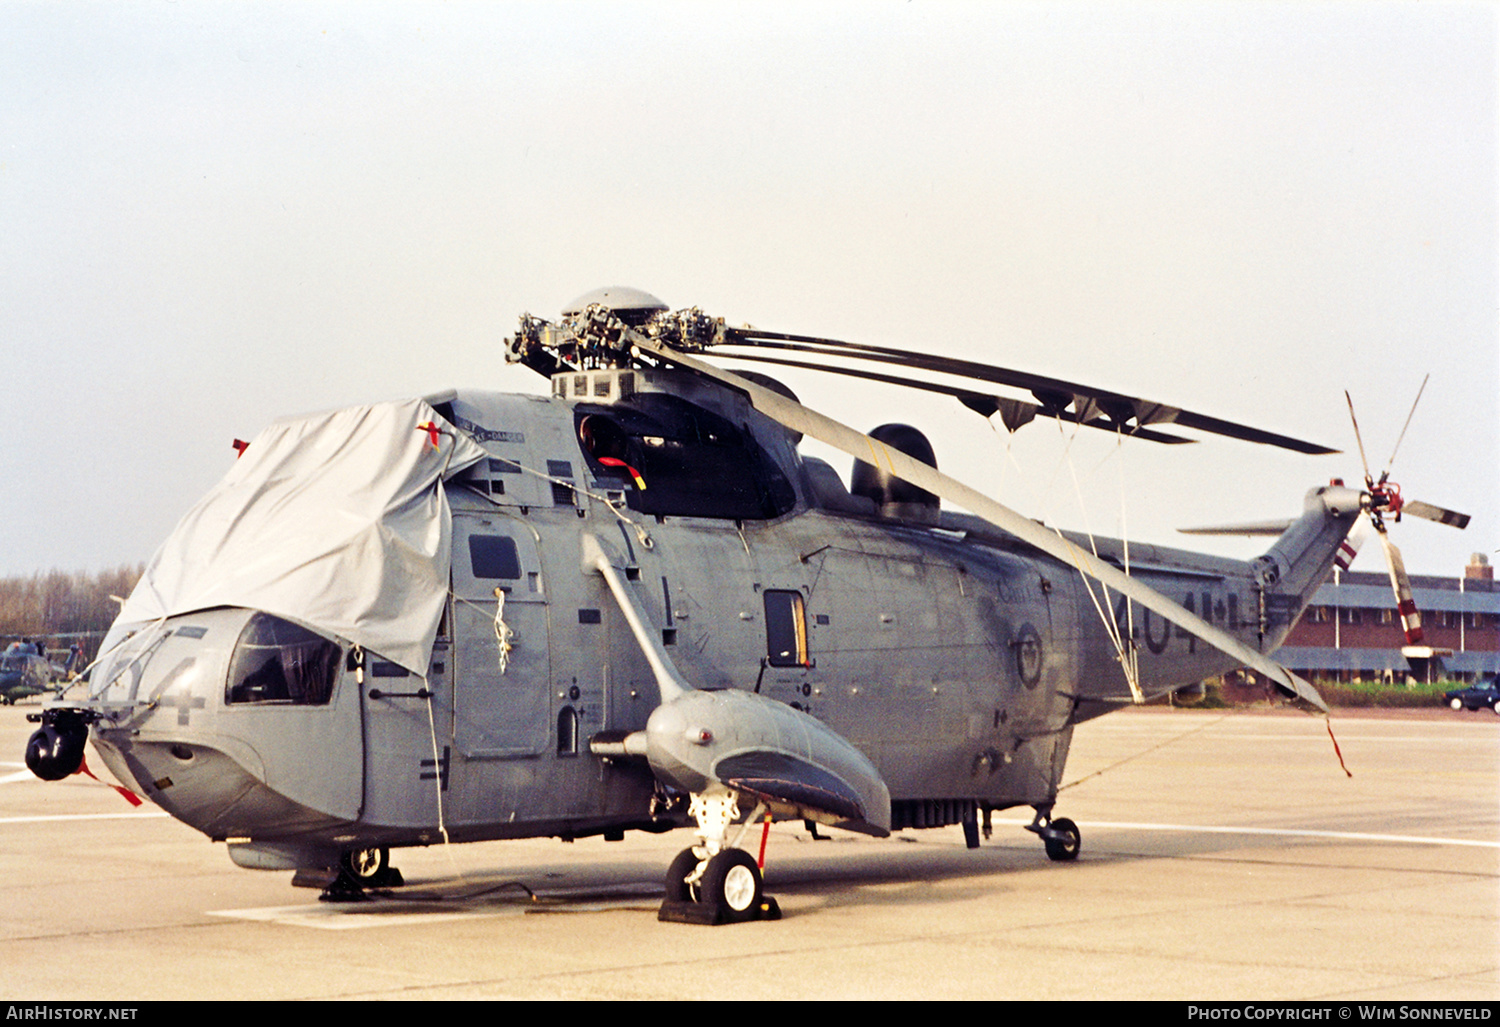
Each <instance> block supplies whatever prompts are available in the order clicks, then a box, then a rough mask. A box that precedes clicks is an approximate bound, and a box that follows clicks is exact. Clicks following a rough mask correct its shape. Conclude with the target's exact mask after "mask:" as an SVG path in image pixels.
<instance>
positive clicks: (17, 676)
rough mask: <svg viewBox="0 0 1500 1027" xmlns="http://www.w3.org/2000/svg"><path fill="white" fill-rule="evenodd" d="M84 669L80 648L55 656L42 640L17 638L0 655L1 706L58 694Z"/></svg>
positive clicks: (74, 646)
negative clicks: (38, 696) (58, 659)
mask: <svg viewBox="0 0 1500 1027" xmlns="http://www.w3.org/2000/svg"><path fill="white" fill-rule="evenodd" d="M54 655H58V656H61V657H62V660H61V662H57V661H55V660H54V659H53V657H54ZM82 668H83V650H82V648H81V647H79V646H77V645H73V646H70V647H68V648H67V649H66V650H62V651H61V652H60V653H55V652H53V651H49V650H48V649H47V645H46V643H45V642H44V641H42V640H40V639H36V640H33V639H30V638H21V639H17V640H15V641H13V642H11V643H9V644H8V645H6V647H5V651H4V652H0V704H3V705H6V706H10V705H12V704H14V703H16V702H19V701H20V700H22V699H29V698H31V697H32V696H37V695H56V694H58V693H60V692H61V691H62V690H63V688H64V687H65V686H66V683H67V682H69V681H71V680H72V679H73V677H74V676H75V675H76V674H77V672H78V671H79V670H81V669H82Z"/></svg>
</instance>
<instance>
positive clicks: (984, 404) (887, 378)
mask: <svg viewBox="0 0 1500 1027" xmlns="http://www.w3.org/2000/svg"><path fill="white" fill-rule="evenodd" d="M724 355H725V356H726V357H727V356H729V354H727V353H726V354H724ZM733 359H735V360H750V361H755V362H757V363H762V364H776V365H777V366H779V367H800V368H803V369H804V370H808V371H827V372H828V373H830V374H841V375H845V376H847V377H850V378H863V379H864V380H865V381H871V382H884V383H885V384H887V385H901V386H904V387H906V388H908V389H920V390H922V391H923V392H936V393H938V394H940V395H943V396H952V397H953V398H954V399H957V400H958V401H959V402H960V403H962V404H963V405H964V406H966V407H968V408H969V409H970V410H972V411H974V412H975V413H977V414H978V415H979V416H980V417H983V418H985V419H986V420H988V419H989V418H991V417H993V416H994V415H995V413H996V412H997V411H1000V410H1001V409H1002V408H1003V407H1004V405H1005V404H1007V403H1014V404H1016V405H1017V407H1018V408H1019V410H1020V411H1022V417H1023V418H1024V421H1030V420H1031V419H1032V418H1033V417H1035V416H1036V415H1037V414H1044V415H1047V416H1051V417H1057V418H1059V419H1060V420H1064V421H1072V422H1073V423H1075V424H1081V425H1083V426H1084V427H1085V428H1099V429H1102V430H1103V431H1107V432H1123V433H1124V434H1125V435H1128V436H1130V437H1131V438H1133V439H1145V440H1146V441H1147V442H1161V443H1165V444H1166V445H1169V446H1181V445H1192V444H1193V442H1194V441H1195V440H1193V439H1184V438H1182V437H1180V436H1177V435H1168V434H1166V433H1165V432H1159V431H1152V430H1151V429H1150V428H1143V427H1140V426H1135V427H1132V426H1130V425H1122V424H1118V423H1116V422H1114V421H1111V420H1110V419H1109V418H1107V417H1095V418H1093V419H1092V420H1088V421H1085V420H1083V419H1081V418H1080V417H1079V416H1078V415H1077V414H1075V413H1073V412H1072V411H1051V410H1045V409H1043V408H1042V407H1039V406H1037V405H1036V404H1034V403H1023V402H1020V401H1019V400H1006V399H1002V398H1001V397H999V396H990V395H986V394H985V393H982V392H974V391H973V390H971V389H960V388H958V387H957V386H954V385H942V384H939V383H937V382H926V381H920V380H918V379H915V378H900V377H897V376H896V375H893V374H881V373H880V372H878V371H861V370H858V369H857V368H853V367H838V366H836V365H834V364H814V363H809V362H808V361H804V360H790V359H788V358H786V357H768V356H765V355H763V354H758V353H756V354H751V353H735V354H733ZM1015 417H1016V414H1015V413H1011V414H1010V415H1009V416H1006V417H1002V420H1004V421H1005V422H1006V428H1007V429H1008V430H1013V429H1011V423H1012V419H1013V418H1015ZM1017 427H1019V425H1017Z"/></svg>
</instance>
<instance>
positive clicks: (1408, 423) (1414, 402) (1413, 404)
mask: <svg viewBox="0 0 1500 1027" xmlns="http://www.w3.org/2000/svg"><path fill="white" fill-rule="evenodd" d="M1431 377H1432V375H1430V374H1428V375H1425V376H1423V378H1422V384H1421V386H1420V387H1418V389H1417V398H1416V399H1414V400H1412V402H1411V410H1409V411H1408V412H1407V414H1406V423H1405V424H1403V425H1402V426H1401V434H1400V435H1397V436H1396V445H1395V446H1394V447H1392V449H1391V458H1390V459H1389V460H1387V461H1386V462H1385V469H1386V470H1387V471H1389V470H1390V469H1391V464H1393V463H1395V462H1396V450H1398V449H1400V448H1401V440H1402V439H1404V438H1406V429H1408V428H1410V427H1411V419H1412V415H1413V414H1415V413H1416V412H1417V404H1418V403H1420V402H1422V393H1423V392H1425V391H1426V390H1427V379H1428V378H1431ZM1345 395H1346V396H1347V395H1348V393H1345Z"/></svg>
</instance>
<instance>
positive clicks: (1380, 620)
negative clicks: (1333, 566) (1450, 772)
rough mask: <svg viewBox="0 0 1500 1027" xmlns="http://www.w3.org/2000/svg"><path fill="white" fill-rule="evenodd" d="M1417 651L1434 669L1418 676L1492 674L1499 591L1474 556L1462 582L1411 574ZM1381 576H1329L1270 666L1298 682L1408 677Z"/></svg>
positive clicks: (1497, 656) (1498, 662) (1499, 645)
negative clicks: (1427, 652) (1418, 622)
mask: <svg viewBox="0 0 1500 1027" xmlns="http://www.w3.org/2000/svg"><path fill="white" fill-rule="evenodd" d="M1411 584H1412V594H1413V598H1414V599H1415V600H1416V604H1417V609H1418V611H1420V612H1421V614H1422V634H1423V636H1424V638H1423V643H1422V644H1423V645H1424V646H1426V647H1429V648H1430V649H1432V650H1435V652H1436V655H1437V657H1438V659H1439V660H1440V661H1441V662H1440V663H1438V664H1435V665H1433V666H1432V667H1431V669H1430V670H1429V671H1428V673H1427V675H1426V676H1430V677H1433V678H1450V679H1455V680H1461V681H1473V680H1475V679H1476V678H1479V677H1482V676H1488V675H1490V674H1494V673H1496V672H1500V587H1497V586H1496V584H1495V581H1494V568H1493V567H1491V566H1490V565H1489V563H1488V561H1487V560H1486V559H1485V557H1484V556H1483V555H1482V554H1478V553H1476V554H1475V555H1474V557H1473V558H1472V559H1471V560H1470V562H1469V565H1468V566H1467V567H1465V568H1464V574H1463V576H1462V577H1457V578H1444V577H1436V576H1432V575H1421V574H1414V575H1412V578H1411ZM1405 645H1406V639H1405V636H1404V635H1403V634H1402V631H1401V618H1400V617H1399V616H1398V615H1397V613H1396V601H1395V597H1394V596H1393V595H1392V593H1391V582H1390V578H1388V577H1387V576H1386V575H1385V574H1381V573H1369V572H1363V571H1356V572H1349V571H1342V572H1340V571H1338V570H1335V571H1334V576H1333V580H1331V581H1329V582H1327V583H1325V584H1323V585H1322V586H1320V587H1319V588H1318V590H1317V592H1315V593H1313V597H1312V602H1311V603H1310V604H1309V605H1308V607H1307V609H1306V611H1304V612H1303V614H1302V619H1301V620H1300V621H1298V623H1297V626H1296V627H1295V628H1293V629H1292V633H1291V634H1290V635H1289V636H1288V637H1287V640H1286V643H1285V644H1284V645H1283V646H1282V647H1281V648H1280V649H1279V650H1277V652H1276V659H1277V660H1278V661H1279V662H1281V663H1282V664H1284V665H1285V666H1287V667H1289V668H1290V669H1292V670H1294V671H1296V672H1297V673H1298V674H1301V675H1302V676H1303V677H1306V678H1324V679H1326V680H1336V681H1349V680H1355V679H1362V680H1372V679H1375V678H1385V679H1387V680H1397V681H1399V680H1402V679H1403V678H1405V677H1406V676H1407V675H1410V674H1412V665H1411V661H1410V660H1409V659H1408V658H1407V655H1406V654H1404V653H1403V652H1402V648H1403V646H1405Z"/></svg>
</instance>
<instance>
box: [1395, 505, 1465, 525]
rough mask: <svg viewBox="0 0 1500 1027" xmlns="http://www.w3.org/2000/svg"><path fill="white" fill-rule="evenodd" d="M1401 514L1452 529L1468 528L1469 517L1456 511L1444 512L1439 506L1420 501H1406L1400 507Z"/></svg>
mask: <svg viewBox="0 0 1500 1027" xmlns="http://www.w3.org/2000/svg"><path fill="white" fill-rule="evenodd" d="M1401 512H1402V513H1404V514H1411V515H1412V516H1413V517H1421V518H1422V519H1423V520H1428V521H1437V522H1438V523H1439V524H1446V525H1448V526H1449V527H1453V528H1459V529H1463V528H1467V527H1468V526H1469V515H1468V514H1466V513H1459V512H1458V511H1457V510H1444V509H1443V508H1442V507H1440V506H1433V505H1432V504H1431V503H1424V502H1422V501H1421V500H1420V499H1408V500H1407V501H1406V503H1405V504H1403V505H1402V507H1401Z"/></svg>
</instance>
